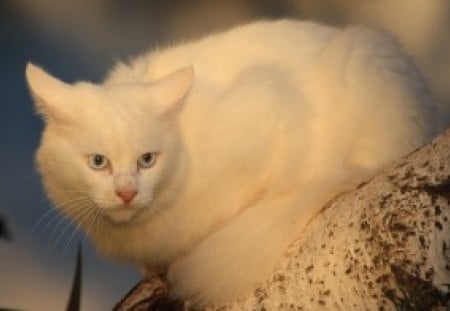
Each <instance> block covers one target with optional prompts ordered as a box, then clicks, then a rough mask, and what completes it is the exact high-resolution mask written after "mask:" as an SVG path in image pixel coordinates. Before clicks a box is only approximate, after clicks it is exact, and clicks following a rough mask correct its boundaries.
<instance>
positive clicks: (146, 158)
mask: <svg viewBox="0 0 450 311" xmlns="http://www.w3.org/2000/svg"><path fill="white" fill-rule="evenodd" d="M155 161H156V153H155V152H147V153H144V154H143V155H141V156H140V157H139V158H138V161H137V163H138V166H139V167H141V168H149V167H152V166H153V165H154V164H155Z"/></svg>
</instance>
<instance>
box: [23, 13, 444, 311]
mask: <svg viewBox="0 0 450 311" xmlns="http://www.w3.org/2000/svg"><path fill="white" fill-rule="evenodd" d="M182 68H184V69H182ZM27 80H28V83H29V86H30V89H31V91H32V94H33V96H34V98H35V101H36V106H37V108H38V111H40V113H41V114H42V115H43V116H44V118H45V120H46V127H45V130H44V132H43V136H42V141H41V145H40V147H39V149H38V152H37V164H38V167H39V171H40V173H41V175H42V180H43V183H44V186H45V189H46V191H47V193H48V195H49V197H50V198H51V200H52V201H53V202H54V203H55V205H56V206H57V207H59V208H60V209H61V211H62V212H63V213H65V214H67V215H69V216H70V217H72V218H74V219H75V220H76V221H77V222H78V223H80V225H81V226H82V227H84V228H85V230H86V232H87V234H88V236H89V237H90V238H91V240H92V241H93V242H94V244H95V245H96V246H97V248H98V249H99V250H100V251H101V252H102V253H103V254H105V255H106V256H108V257H112V258H116V259H119V260H123V261H128V262H132V263H134V264H135V265H137V266H139V267H141V268H143V269H144V270H145V271H147V273H149V271H154V272H155V273H156V272H161V271H167V275H168V280H169V282H170V285H171V291H172V293H173V295H174V296H175V297H178V298H183V299H187V298H189V299H192V300H193V301H195V302H197V303H199V304H205V303H214V302H222V301H226V300H229V299H234V298H237V297H239V296H240V295H243V294H245V293H247V292H248V291H249V290H251V289H252V288H253V287H254V286H255V285H256V284H257V283H258V282H261V281H264V280H265V278H267V277H268V276H269V275H270V272H271V271H272V269H273V268H274V266H275V264H276V262H277V260H278V259H279V257H280V256H281V255H282V253H283V251H284V250H285V248H286V246H287V245H288V244H289V243H290V242H291V241H292V239H293V238H294V237H295V236H296V235H298V233H299V232H300V231H301V230H302V229H303V228H304V226H305V225H306V223H307V222H308V221H309V220H310V219H311V217H313V216H314V215H315V214H316V213H317V212H318V210H319V209H320V208H321V207H322V206H323V205H324V204H325V203H326V202H327V201H328V200H330V199H331V198H332V197H333V196H334V195H336V194H337V193H339V192H341V191H344V190H346V189H349V188H351V187H353V186H354V185H355V184H357V183H359V182H361V181H363V180H365V179H367V178H369V177H370V176H372V175H373V174H374V173H375V172H377V171H379V170H380V169H381V168H383V167H384V166H386V165H387V164H389V163H391V162H392V161H394V160H395V159H398V158H399V157H401V156H403V155H405V154H407V153H408V152H411V151H412V150H413V149H415V148H417V147H419V146H421V145H423V144H424V143H425V142H427V141H428V140H429V139H430V138H431V137H432V136H434V135H435V134H436V128H435V127H434V124H436V120H435V119H434V118H435V108H434V103H433V101H432V99H431V97H430V95H429V92H428V89H427V87H426V84H425V83H424V81H423V79H422V77H421V75H420V73H419V72H418V71H417V70H416V68H415V67H414V65H413V64H412V62H411V61H410V60H409V58H408V57H407V56H405V55H404V54H403V53H402V51H401V48H400V47H399V46H398V45H397V44H396V42H394V40H392V39H391V38H390V37H388V36H385V35H383V34H382V33H379V32H376V31H372V30H369V29H367V28H362V27H350V28H347V29H344V30H338V29H334V28H330V27H326V26H322V25H318V24H314V23H308V22H298V21H292V20H281V21H274V22H272V21H263V22H255V23H251V24H248V25H243V26H240V27H237V28H235V29H232V30H230V31H227V32H223V33H218V34H213V35H210V36H208V37H206V38H203V39H200V40H198V41H194V42H190V43H186V44H181V45H178V46H173V47H169V48H166V49H161V50H156V51H152V52H149V53H147V54H144V55H142V56H140V57H138V58H137V59H135V60H133V61H132V62H131V63H129V64H124V63H121V64H118V65H117V66H116V67H115V68H114V70H112V72H111V73H110V75H109V77H108V78H107V79H106V80H105V81H104V83H102V84H100V85H94V84H91V83H87V82H80V83H76V84H74V85H68V84H65V83H63V82H61V81H59V80H57V79H55V78H53V77H51V76H49V75H48V74H47V73H45V72H44V71H42V70H41V69H39V68H38V67H36V66H34V65H31V64H29V65H28V67H27ZM146 152H155V154H157V160H156V163H155V164H154V165H153V166H152V167H150V168H138V166H137V159H138V158H139V156H140V155H142V154H144V153H146ZM92 154H102V155H104V156H106V157H107V158H108V159H109V165H108V166H107V167H106V168H104V169H101V170H94V169H92V168H91V167H90V166H89V165H88V157H89V155H92ZM124 187H125V188H127V189H133V190H135V191H137V195H136V197H135V198H134V199H133V201H132V202H131V204H129V205H125V204H124V203H123V202H122V201H121V199H120V197H118V196H117V195H116V194H115V192H116V191H117V189H122V188H124Z"/></svg>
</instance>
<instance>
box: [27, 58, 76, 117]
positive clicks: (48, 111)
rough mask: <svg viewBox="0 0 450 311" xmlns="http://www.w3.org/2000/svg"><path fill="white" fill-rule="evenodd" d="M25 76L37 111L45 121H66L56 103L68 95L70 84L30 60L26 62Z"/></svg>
mask: <svg viewBox="0 0 450 311" xmlns="http://www.w3.org/2000/svg"><path fill="white" fill-rule="evenodd" d="M25 76H26V79H27V83H28V87H29V88H30V91H31V94H32V96H33V98H34V104H35V107H36V110H37V112H38V113H39V114H40V115H42V116H43V118H44V119H45V120H46V121H55V122H57V123H63V122H65V121H67V119H68V118H67V113H66V112H65V111H63V109H61V108H62V107H61V105H58V104H59V103H60V102H61V100H62V99H64V98H65V97H67V96H68V92H69V88H70V85H68V84H66V83H64V82H62V81H60V80H58V79H56V78H54V77H52V76H51V75H49V74H48V73H46V72H45V71H44V70H43V69H41V68H39V67H38V66H35V65H33V64H32V63H31V62H28V64H27V67H26V70H25Z"/></svg>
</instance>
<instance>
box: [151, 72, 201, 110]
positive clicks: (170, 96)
mask: <svg viewBox="0 0 450 311" xmlns="http://www.w3.org/2000/svg"><path fill="white" fill-rule="evenodd" d="M193 80H194V67H192V66H190V67H185V68H182V69H179V70H177V71H175V72H174V73H172V74H170V75H168V76H166V77H164V78H162V79H160V80H159V81H156V82H155V83H153V84H152V97H153V99H154V100H155V103H156V104H157V105H158V106H159V107H160V109H161V111H162V112H163V113H165V112H168V111H171V110H173V108H175V107H176V106H177V104H178V103H180V102H181V101H182V100H183V99H184V97H185V96H186V94H187V93H188V91H189V89H190V87H191V85H192V82H193Z"/></svg>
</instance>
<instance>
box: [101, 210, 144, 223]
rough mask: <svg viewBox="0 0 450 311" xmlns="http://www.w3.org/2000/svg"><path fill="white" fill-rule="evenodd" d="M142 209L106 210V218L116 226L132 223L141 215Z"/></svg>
mask: <svg viewBox="0 0 450 311" xmlns="http://www.w3.org/2000/svg"><path fill="white" fill-rule="evenodd" d="M141 211H142V209H141V208H135V207H117V208H110V209H106V210H105V216H106V218H107V219H108V220H109V221H110V222H112V223H114V224H124V223H128V222H132V221H133V220H135V219H136V218H137V217H139V214H140V213H141Z"/></svg>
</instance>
